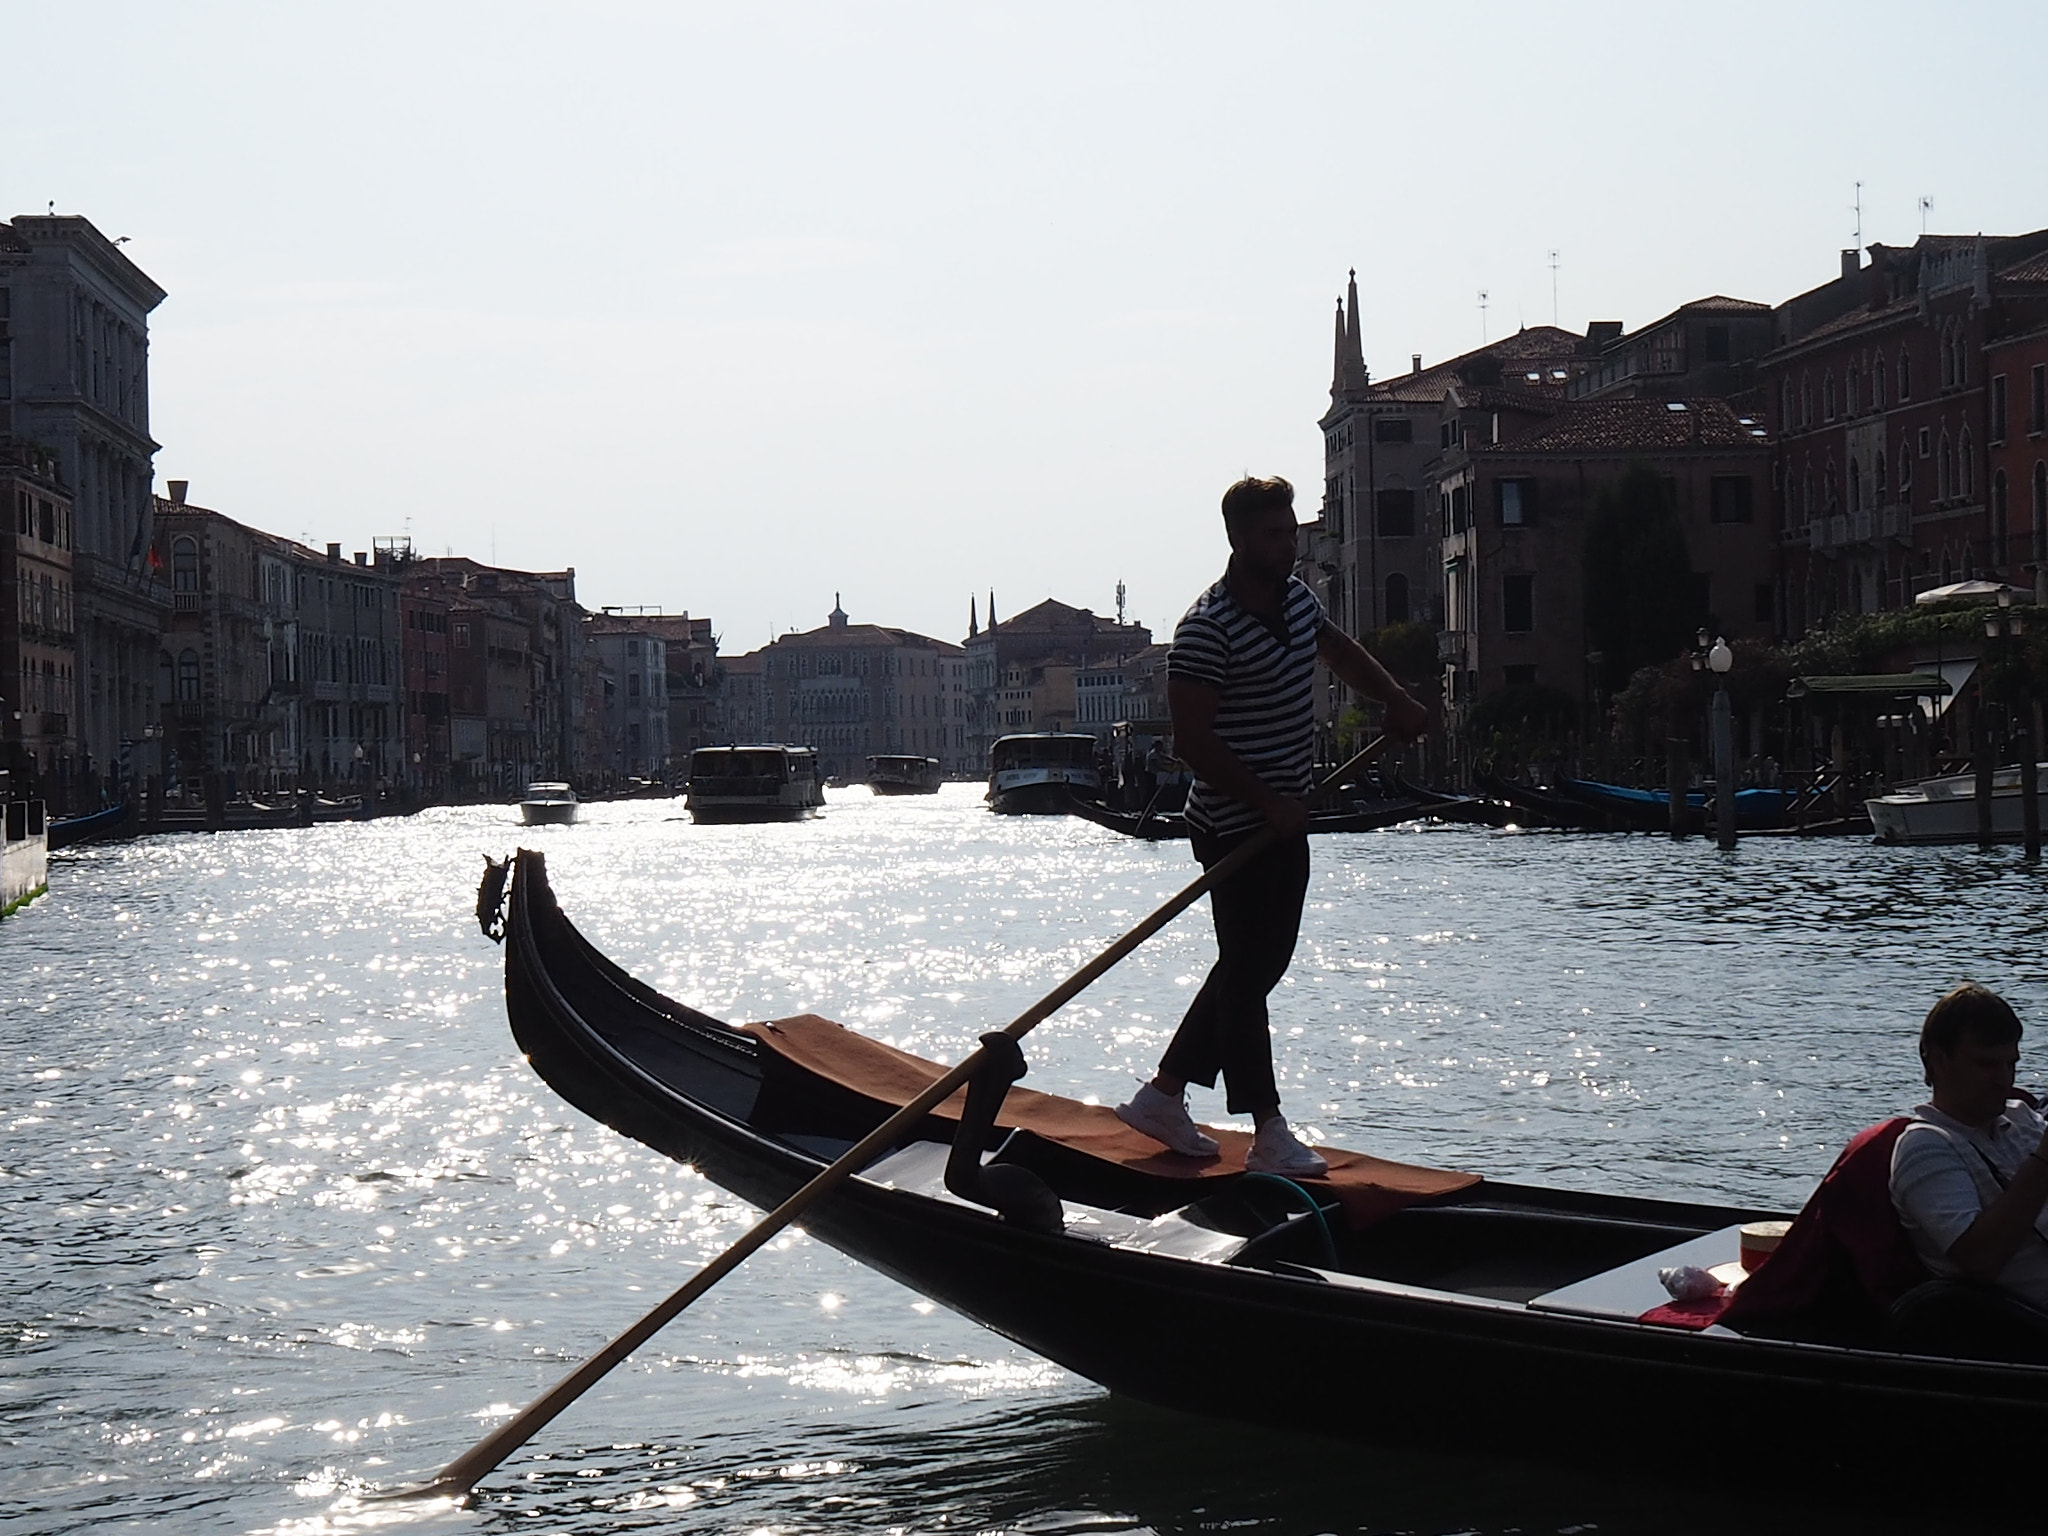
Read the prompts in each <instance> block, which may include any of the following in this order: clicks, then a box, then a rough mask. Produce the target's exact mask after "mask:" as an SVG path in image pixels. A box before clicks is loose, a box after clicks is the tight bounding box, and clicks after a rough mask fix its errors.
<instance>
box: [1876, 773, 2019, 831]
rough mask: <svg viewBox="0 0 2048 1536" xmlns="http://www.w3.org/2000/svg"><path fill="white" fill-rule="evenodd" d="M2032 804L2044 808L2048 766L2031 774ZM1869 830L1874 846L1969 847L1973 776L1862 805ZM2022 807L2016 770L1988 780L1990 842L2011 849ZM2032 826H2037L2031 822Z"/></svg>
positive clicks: (1928, 782) (1950, 777)
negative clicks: (1868, 820) (1950, 845)
mask: <svg viewBox="0 0 2048 1536" xmlns="http://www.w3.org/2000/svg"><path fill="white" fill-rule="evenodd" d="M2034 775H2035V777H2034V784H2035V789H2034V803H2035V805H2036V806H2043V807H2044V810H2048V806H2044V796H2043V790H2044V789H2048V763H2040V764H2037V765H2036V766H2035V769H2034ZM1863 805H1864V809H1866V810H1867V811H1868V812H1869V813H1870V829H1871V831H1872V833H1873V834H1874V835H1875V836H1876V838H1877V840H1878V841H1879V842H1880V843H1974V842H1975V841H1976V840H1977V776H1976V775H1975V774H1974V773H1953V774H1946V775H1944V776H1942V777H1941V778H1936V779H1922V780H1921V781H1920V782H1919V783H1917V784H1909V785H1906V786H1904V787H1902V788H1900V789H1897V790H1894V791H1893V792H1892V793H1891V794H1888V795H1877V796H1875V797H1873V798H1871V799H1869V800H1866V801H1864V802H1863ZM2025 824H2026V805H2025V803H2024V801H2023V800H2022V798H2021V795H2020V765H2019V764H2017V763H2015V764H2013V765H2011V766H2010V767H2006V768H2000V769H1997V770H1995V771H1994V772H1993V773H1992V775H1991V839H1992V841H1993V842H1999V843H2017V842H2019V841H2020V840H2021V839H2022V838H2023V837H2024V836H2025V835H2026V825H2025ZM2036 825H2037V826H2038V825H2042V823H2040V822H2037V823H2036Z"/></svg>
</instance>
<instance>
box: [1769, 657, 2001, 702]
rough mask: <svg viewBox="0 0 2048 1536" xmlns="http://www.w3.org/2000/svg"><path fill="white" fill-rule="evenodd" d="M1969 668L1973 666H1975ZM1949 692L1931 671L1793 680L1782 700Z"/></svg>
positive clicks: (1942, 679)
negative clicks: (1809, 697) (1827, 696)
mask: <svg viewBox="0 0 2048 1536" xmlns="http://www.w3.org/2000/svg"><path fill="white" fill-rule="evenodd" d="M1969 665H1970V666H1973V667H1974V666H1975V665H1976V663H1975V662H1971V663H1969ZM1943 670H1944V671H1946V670H1947V669H1946V668H1944V669H1943ZM1967 675H1968V674H1967V673H1966V674H1965V676H1967ZM1953 691H1954V688H1953V686H1952V685H1951V684H1950V682H1949V680H1948V679H1947V678H1946V677H1944V676H1941V675H1940V674H1938V673H1934V672H1857V673H1851V674H1850V675H1848V676H1846V677H1795V678H1793V679H1792V686H1791V687H1790V688H1788V689H1786V690H1785V697H1786V698H1788V699H1803V698H1805V697H1806V696H1807V695H1808V694H1814V693H1821V694H1843V693H1864V694H1874V695H1875V696H1877V697H1878V698H1884V699H1917V698H1941V697H1943V696H1945V695H1947V694H1949V693H1952V692H1953Z"/></svg>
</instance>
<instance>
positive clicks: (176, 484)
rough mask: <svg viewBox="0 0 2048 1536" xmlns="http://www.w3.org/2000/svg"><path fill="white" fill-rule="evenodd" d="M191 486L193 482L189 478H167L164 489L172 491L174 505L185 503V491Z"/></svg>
mask: <svg viewBox="0 0 2048 1536" xmlns="http://www.w3.org/2000/svg"><path fill="white" fill-rule="evenodd" d="M191 488H192V482H191V481H189V480H166V481H165V482H164V489H165V490H167V491H169V492H170V493H171V505H172V506H174V507H182V506H183V505H185V493H186V492H187V491H188V490H190V489H191Z"/></svg>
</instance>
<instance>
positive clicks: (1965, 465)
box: [1956, 427, 1977, 499]
mask: <svg viewBox="0 0 2048 1536" xmlns="http://www.w3.org/2000/svg"><path fill="white" fill-rule="evenodd" d="M1976 458H1977V456H1976V454H1974V453H1973V452H1971V449H1970V429H1969V428H1968V427H1965V428H1963V445H1962V447H1961V448H1959V449H1957V450H1956V469H1957V471H1958V473H1957V477H1956V485H1957V487H1958V490H1957V492H1956V494H1957V495H1959V496H1962V497H1964V498H1965V499H1967V498H1969V497H1971V496H1974V495H1976V494H1977V469H1976Z"/></svg>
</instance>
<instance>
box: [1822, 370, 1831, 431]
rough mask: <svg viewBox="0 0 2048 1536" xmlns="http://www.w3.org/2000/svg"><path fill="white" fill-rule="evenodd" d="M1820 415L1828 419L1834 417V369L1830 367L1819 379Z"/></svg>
mask: <svg viewBox="0 0 2048 1536" xmlns="http://www.w3.org/2000/svg"><path fill="white" fill-rule="evenodd" d="M1820 409H1821V415H1822V416H1823V417H1824V418H1825V419H1826V420H1828V421H1833V420H1834V419H1835V370H1834V369H1832V368H1830V369H1829V370H1828V371H1827V376H1826V377H1825V378H1823V379H1822V380H1821V381H1820Z"/></svg>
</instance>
